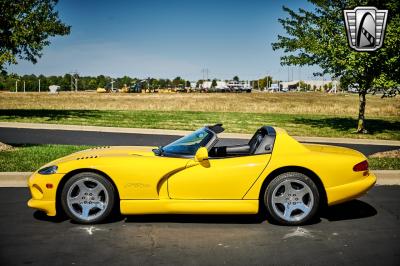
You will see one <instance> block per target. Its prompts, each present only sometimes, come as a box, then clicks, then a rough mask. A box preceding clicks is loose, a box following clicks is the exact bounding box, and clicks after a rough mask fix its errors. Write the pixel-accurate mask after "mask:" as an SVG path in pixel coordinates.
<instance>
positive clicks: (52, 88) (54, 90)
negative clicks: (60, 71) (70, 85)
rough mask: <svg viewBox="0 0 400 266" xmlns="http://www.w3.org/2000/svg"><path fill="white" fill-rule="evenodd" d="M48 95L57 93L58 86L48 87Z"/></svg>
mask: <svg viewBox="0 0 400 266" xmlns="http://www.w3.org/2000/svg"><path fill="white" fill-rule="evenodd" d="M49 90H50V93H58V91H59V90H60V86H58V85H50V86H49Z"/></svg>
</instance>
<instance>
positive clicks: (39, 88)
mask: <svg viewBox="0 0 400 266" xmlns="http://www.w3.org/2000/svg"><path fill="white" fill-rule="evenodd" d="M39 92H40V79H39Z"/></svg>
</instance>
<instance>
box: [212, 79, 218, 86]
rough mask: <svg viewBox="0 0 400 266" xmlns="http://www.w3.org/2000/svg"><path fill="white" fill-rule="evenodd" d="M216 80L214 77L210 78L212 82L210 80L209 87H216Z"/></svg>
mask: <svg viewBox="0 0 400 266" xmlns="http://www.w3.org/2000/svg"><path fill="white" fill-rule="evenodd" d="M217 85H218V84H217V80H216V79H213V80H212V82H211V88H215V87H217Z"/></svg>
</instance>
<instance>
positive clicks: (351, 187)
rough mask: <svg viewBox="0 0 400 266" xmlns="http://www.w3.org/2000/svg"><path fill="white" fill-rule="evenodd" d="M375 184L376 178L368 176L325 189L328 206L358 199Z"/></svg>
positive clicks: (371, 175)
mask: <svg viewBox="0 0 400 266" xmlns="http://www.w3.org/2000/svg"><path fill="white" fill-rule="evenodd" d="M375 183H376V176H375V175H374V174H373V173H371V172H369V175H368V176H366V177H365V178H363V179H361V180H357V181H354V182H351V183H348V184H344V185H340V186H336V187H331V188H327V189H326V194H327V198H328V205H335V204H339V203H342V202H345V201H349V200H352V199H355V198H358V197H360V196H361V195H363V194H365V193H366V192H367V191H368V190H369V189H371V188H372V187H373V186H374V185H375Z"/></svg>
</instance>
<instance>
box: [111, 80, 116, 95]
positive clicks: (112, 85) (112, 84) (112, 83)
mask: <svg viewBox="0 0 400 266" xmlns="http://www.w3.org/2000/svg"><path fill="white" fill-rule="evenodd" d="M114 82H115V81H114V79H111V82H110V83H111V92H114Z"/></svg>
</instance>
